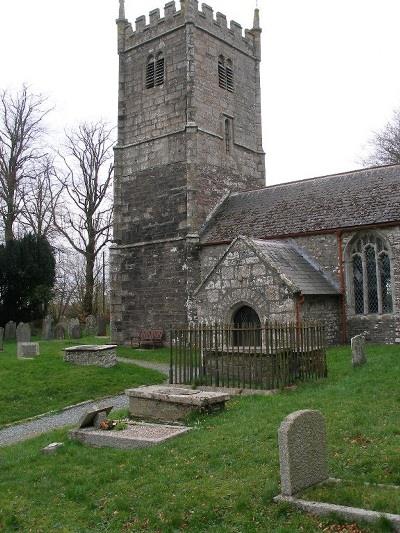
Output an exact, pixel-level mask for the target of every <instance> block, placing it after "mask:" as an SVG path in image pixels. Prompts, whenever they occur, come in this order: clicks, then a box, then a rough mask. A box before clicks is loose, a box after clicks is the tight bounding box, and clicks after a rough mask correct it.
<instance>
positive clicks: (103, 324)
mask: <svg viewBox="0 0 400 533" xmlns="http://www.w3.org/2000/svg"><path fill="white" fill-rule="evenodd" d="M106 335H107V320H106V319H105V318H104V317H103V316H99V317H97V336H98V337H105V336H106Z"/></svg>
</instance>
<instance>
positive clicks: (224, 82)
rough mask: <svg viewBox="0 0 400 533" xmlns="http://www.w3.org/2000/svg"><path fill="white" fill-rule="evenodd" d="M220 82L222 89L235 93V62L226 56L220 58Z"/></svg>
mask: <svg viewBox="0 0 400 533" xmlns="http://www.w3.org/2000/svg"><path fill="white" fill-rule="evenodd" d="M218 82H219V86H220V87H221V89H226V90H227V91H229V92H231V93H233V64H232V61H231V60H230V59H225V57H224V56H219V58H218Z"/></svg>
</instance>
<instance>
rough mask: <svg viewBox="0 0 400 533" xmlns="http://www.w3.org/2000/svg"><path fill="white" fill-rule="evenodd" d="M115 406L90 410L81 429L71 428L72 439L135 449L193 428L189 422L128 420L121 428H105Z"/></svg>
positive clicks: (153, 444) (81, 424)
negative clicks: (104, 421)
mask: <svg viewBox="0 0 400 533" xmlns="http://www.w3.org/2000/svg"><path fill="white" fill-rule="evenodd" d="M111 409H112V406H107V407H103V408H97V407H94V408H93V409H91V410H90V411H88V412H86V413H85V414H84V415H83V417H82V418H81V420H80V422H79V427H78V429H74V430H72V431H70V433H69V436H70V438H71V439H72V440H77V441H79V442H81V443H83V444H86V445H88V446H92V447H94V448H102V447H107V448H117V449H125V450H129V449H135V448H146V447H148V446H155V445H157V444H161V443H163V442H165V441H166V440H169V439H172V438H174V437H177V436H179V435H182V434H183V433H187V432H188V431H190V428H188V427H185V426H169V425H160V424H146V423H142V422H141V423H139V422H132V421H128V420H127V421H126V429H122V430H119V431H115V430H114V431H112V430H111V431H107V430H101V429H100V427H101V422H102V421H103V420H106V419H107V416H108V414H109V413H110V411H111Z"/></svg>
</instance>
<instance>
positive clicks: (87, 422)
mask: <svg viewBox="0 0 400 533" xmlns="http://www.w3.org/2000/svg"><path fill="white" fill-rule="evenodd" d="M112 408H113V406H112V405H106V406H105V407H97V406H96V405H93V407H92V408H91V409H90V410H89V411H86V413H84V414H83V415H82V416H81V418H80V420H79V423H78V428H80V429H82V428H87V427H93V426H94V424H95V421H96V417H97V416H98V415H101V414H102V413H104V415H105V417H106V418H107V415H108V414H109V413H110V412H111V410H112Z"/></svg>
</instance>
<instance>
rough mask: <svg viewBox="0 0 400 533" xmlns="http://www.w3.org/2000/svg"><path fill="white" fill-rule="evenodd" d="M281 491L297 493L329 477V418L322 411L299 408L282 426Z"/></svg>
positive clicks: (280, 443) (280, 446)
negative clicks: (300, 409) (327, 442)
mask: <svg viewBox="0 0 400 533" xmlns="http://www.w3.org/2000/svg"><path fill="white" fill-rule="evenodd" d="M278 441H279V459H280V472H281V492H282V494H283V495H284V496H293V495H294V494H297V493H298V492H300V491H301V490H303V489H306V488H307V487H312V486H313V485H316V484H317V483H321V482H322V481H326V480H327V479H328V463H327V447H326V429H325V419H324V417H323V416H322V414H321V413H320V412H319V411H311V410H305V411H296V412H295V413H292V414H290V415H289V416H288V417H286V418H285V420H284V421H283V422H282V424H281V426H280V428H279V430H278Z"/></svg>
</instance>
